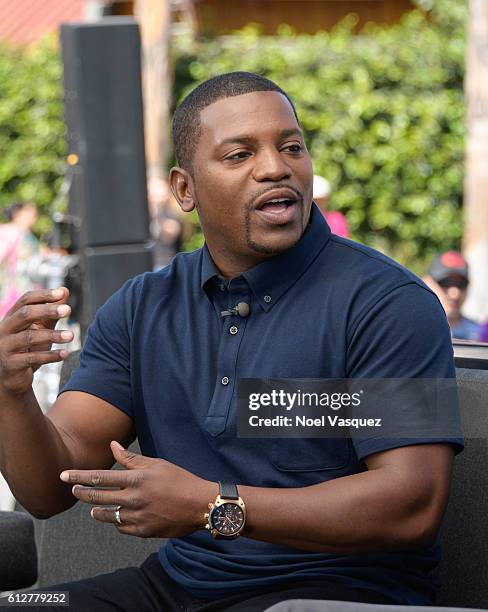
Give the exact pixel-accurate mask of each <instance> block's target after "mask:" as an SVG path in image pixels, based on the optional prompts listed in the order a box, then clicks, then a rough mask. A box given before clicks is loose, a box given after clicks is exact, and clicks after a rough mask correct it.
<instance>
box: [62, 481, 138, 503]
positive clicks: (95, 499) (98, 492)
mask: <svg viewBox="0 0 488 612" xmlns="http://www.w3.org/2000/svg"><path fill="white" fill-rule="evenodd" d="M72 493H73V495H74V496H75V497H76V498H77V499H79V500H80V501H82V502H85V503H87V504H93V505H97V506H118V505H122V506H123V505H125V506H128V505H130V507H131V508H135V507H136V506H135V505H134V502H135V499H132V500H130V501H128V500H127V495H125V497H124V493H123V491H122V490H121V489H111V490H109V489H98V488H96V487H84V486H82V485H79V484H76V485H74V487H73V489H72Z"/></svg>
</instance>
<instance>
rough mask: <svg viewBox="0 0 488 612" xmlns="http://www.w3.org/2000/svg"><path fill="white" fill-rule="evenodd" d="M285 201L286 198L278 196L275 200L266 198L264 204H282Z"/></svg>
mask: <svg viewBox="0 0 488 612" xmlns="http://www.w3.org/2000/svg"><path fill="white" fill-rule="evenodd" d="M285 202H288V200H287V199H286V198H280V199H276V200H267V201H266V204H284V203H285Z"/></svg>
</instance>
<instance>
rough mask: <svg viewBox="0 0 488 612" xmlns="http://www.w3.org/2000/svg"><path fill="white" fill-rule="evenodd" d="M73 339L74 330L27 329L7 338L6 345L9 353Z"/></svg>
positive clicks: (63, 342)
mask: <svg viewBox="0 0 488 612" xmlns="http://www.w3.org/2000/svg"><path fill="white" fill-rule="evenodd" d="M71 340H73V332H71V331H68V330H58V331H53V330H50V329H26V330H24V331H22V332H18V333H17V334H13V335H11V336H10V337H9V338H8V339H6V340H5V345H4V347H5V351H6V352H7V353H18V352H20V351H22V350H26V349H27V350H32V349H35V348H36V347H38V346H42V345H43V344H46V345H49V344H54V343H56V344H65V343H66V342H71ZM48 348H49V347H48Z"/></svg>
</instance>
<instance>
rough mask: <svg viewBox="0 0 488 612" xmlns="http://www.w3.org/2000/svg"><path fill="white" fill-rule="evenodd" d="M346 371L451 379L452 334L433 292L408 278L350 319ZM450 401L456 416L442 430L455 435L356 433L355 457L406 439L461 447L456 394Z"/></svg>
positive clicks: (357, 374) (354, 374)
mask: <svg viewBox="0 0 488 612" xmlns="http://www.w3.org/2000/svg"><path fill="white" fill-rule="evenodd" d="M347 370H348V378H350V379H351V378H352V379H356V378H359V379H381V378H384V379H409V378H424V379H433V380H438V381H439V380H441V379H455V376H456V371H455V367H454V356H453V348H452V342H451V334H450V330H449V325H448V323H447V319H446V315H445V313H444V310H443V308H442V306H441V304H440V303H439V300H438V299H437V297H436V296H435V295H434V294H433V293H432V292H431V291H430V290H429V289H427V288H425V287H424V286H423V285H421V284H420V283H414V282H411V283H407V284H405V285H402V286H400V287H396V288H394V289H392V290H390V291H389V292H388V293H387V294H386V295H383V296H382V297H381V298H379V299H378V300H377V301H376V302H375V303H373V304H370V305H369V306H368V307H367V308H366V310H365V311H364V312H362V313H360V315H359V316H358V317H357V320H356V321H353V323H352V326H351V330H350V338H349V342H348V353H347ZM452 387H454V389H455V385H452ZM453 401H454V403H455V407H454V410H455V415H456V417H457V420H456V423H455V425H454V427H453V424H452V422H449V424H448V427H446V431H449V432H452V431H453V429H454V430H455V431H456V432H457V433H456V435H451V433H450V434H449V435H446V436H441V435H436V436H433V437H428V436H425V437H422V438H418V437H415V438H409V437H406V438H401V437H399V436H398V437H392V438H384V437H381V436H375V437H361V438H359V437H357V438H353V444H354V446H355V449H356V453H357V455H358V457H359V458H360V459H362V458H364V457H366V456H367V455H370V454H372V453H376V452H380V451H383V450H387V449H390V448H397V447H400V446H407V445H411V444H433V443H449V444H453V445H454V446H455V450H456V452H459V451H461V450H462V448H463V438H462V433H461V428H460V425H459V408H458V405H457V397H455V398H454V399H453ZM392 404H393V403H392ZM446 415H447V411H446ZM449 415H452V411H451V412H449ZM446 418H447V416H446ZM449 418H450V417H449Z"/></svg>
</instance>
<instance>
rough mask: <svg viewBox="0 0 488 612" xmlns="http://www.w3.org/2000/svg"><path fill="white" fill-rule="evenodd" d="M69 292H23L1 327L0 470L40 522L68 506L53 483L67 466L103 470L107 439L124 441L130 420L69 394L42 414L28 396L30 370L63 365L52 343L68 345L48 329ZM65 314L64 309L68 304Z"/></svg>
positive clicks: (69, 499)
mask: <svg viewBox="0 0 488 612" xmlns="http://www.w3.org/2000/svg"><path fill="white" fill-rule="evenodd" d="M67 297H68V292H67V290H66V289H63V293H62V296H61V297H60V296H57V297H56V296H53V295H52V294H51V293H50V292H41V291H35V292H30V293H28V294H25V295H24V296H23V297H22V298H21V299H20V300H19V302H18V303H17V304H16V305H15V306H14V307H13V308H12V310H11V311H10V312H9V313H8V314H7V316H6V317H5V318H4V319H3V321H1V323H0V431H1V436H0V471H1V472H2V474H3V475H4V476H5V478H6V480H7V482H8V484H9V486H10V488H11V489H12V492H13V494H14V495H15V497H16V498H17V499H18V501H19V502H20V503H21V504H23V505H24V506H25V507H26V509H27V510H29V511H30V512H32V514H34V515H35V516H38V517H39V518H45V517H48V516H51V515H52V514H56V513H57V512H61V511H62V510H65V509H67V508H69V507H70V506H71V505H73V503H74V501H75V499H74V498H73V496H72V495H71V491H70V488H69V487H67V486H66V485H65V484H63V483H62V482H61V481H60V480H59V474H60V472H61V471H62V470H64V469H67V468H75V467H76V468H79V469H90V468H95V467H97V468H100V467H106V468H109V467H110V466H111V465H112V464H113V462H114V459H113V456H112V455H111V453H110V448H109V443H110V440H112V439H118V440H121V441H122V442H123V443H129V442H130V441H131V440H132V439H133V435H134V434H133V427H132V420H131V419H130V417H129V416H127V415H126V414H124V413H123V412H122V411H120V410H118V409H117V408H115V407H114V406H112V405H110V404H109V403H107V402H105V401H103V400H101V399H99V398H97V397H94V396H91V395H88V394H86V393H80V392H67V393H64V394H63V395H61V396H60V397H59V398H58V400H57V401H56V402H55V404H54V406H53V407H52V409H51V411H50V412H49V414H48V415H47V416H45V415H44V414H43V413H42V411H41V409H40V408H39V404H38V403H37V400H36V398H35V395H34V392H33V391H32V377H33V373H34V371H35V370H36V369H37V368H38V367H39V366H41V365H42V364H43V363H49V362H55V361H61V359H62V358H63V354H62V352H61V351H59V350H57V351H51V350H50V348H51V344H52V342H66V341H69V338H62V337H61V335H60V333H61V332H59V331H56V330H54V329H53V328H54V325H55V324H56V321H57V319H59V318H60V316H64V315H65V314H66V313H64V314H60V313H59V312H58V311H57V308H58V307H59V306H60V305H64V304H65V302H66V300H67ZM67 308H68V311H69V307H67Z"/></svg>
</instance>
